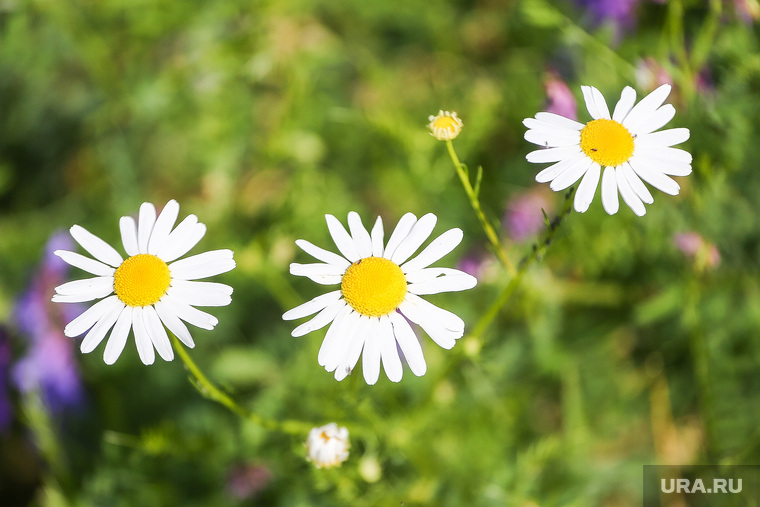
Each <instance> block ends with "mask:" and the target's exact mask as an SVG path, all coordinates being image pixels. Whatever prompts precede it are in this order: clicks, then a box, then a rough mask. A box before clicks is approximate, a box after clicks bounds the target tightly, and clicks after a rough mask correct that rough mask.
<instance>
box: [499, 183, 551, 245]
mask: <svg viewBox="0 0 760 507" xmlns="http://www.w3.org/2000/svg"><path fill="white" fill-rule="evenodd" d="M547 194H549V195H547ZM550 195H551V192H549V191H548V190H544V187H536V188H533V189H531V190H528V191H527V192H522V193H520V194H517V195H516V196H514V197H513V198H512V199H511V200H510V201H509V204H507V210H506V213H504V220H503V224H504V228H505V229H507V231H508V233H509V236H510V237H511V238H512V239H513V240H515V241H525V240H526V239H528V238H530V237H532V236H534V235H536V234H538V233H539V232H540V231H541V230H542V229H543V228H544V227H545V224H544V220H545V219H544V214H543V213H542V211H541V210H543V211H545V212H546V213H551V212H552V211H554V203H553V202H552V200H551V199H549V196H550Z"/></svg>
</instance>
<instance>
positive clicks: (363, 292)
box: [340, 257, 406, 317]
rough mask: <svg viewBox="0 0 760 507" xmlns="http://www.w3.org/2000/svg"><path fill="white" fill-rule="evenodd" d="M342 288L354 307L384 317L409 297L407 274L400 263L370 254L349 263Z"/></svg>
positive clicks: (371, 315) (367, 313)
mask: <svg viewBox="0 0 760 507" xmlns="http://www.w3.org/2000/svg"><path fill="white" fill-rule="evenodd" d="M340 290H341V292H342V293H343V297H344V298H345V299H346V302H347V303H348V304H349V305H351V307H352V308H353V309H354V310H356V311H357V312H359V313H361V314H362V315H367V316H370V317H380V316H382V315H388V314H389V313H391V312H393V311H394V310H396V308H398V305H400V304H401V302H402V301H403V300H404V298H405V297H406V277H405V276H404V273H403V272H402V271H401V268H400V267H398V265H397V264H396V263H394V262H391V261H389V260H388V259H384V258H382V257H367V258H364V259H359V260H358V261H356V262H355V263H353V264H351V265H350V266H349V267H348V269H347V270H346V273H345V274H344V275H343V281H342V282H341V284H340Z"/></svg>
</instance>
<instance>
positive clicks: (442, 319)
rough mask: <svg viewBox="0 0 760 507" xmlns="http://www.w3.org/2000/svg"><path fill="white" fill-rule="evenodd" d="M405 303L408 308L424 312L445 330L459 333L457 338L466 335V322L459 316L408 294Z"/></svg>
mask: <svg viewBox="0 0 760 507" xmlns="http://www.w3.org/2000/svg"><path fill="white" fill-rule="evenodd" d="M404 302H405V303H407V306H412V307H414V308H416V309H417V310H418V311H421V312H424V313H425V314H426V315H428V316H429V317H431V318H432V319H433V320H434V321H435V322H436V323H438V324H440V325H441V326H443V327H444V328H446V329H448V330H450V331H454V332H455V333H458V334H459V336H458V337H457V338H459V337H461V336H462V335H463V334H464V321H463V320H462V319H461V318H459V316H458V315H456V314H454V313H452V312H450V311H448V310H444V309H443V308H439V307H437V306H435V305H434V304H433V303H431V302H429V301H427V300H425V299H422V298H421V297H418V296H415V295H414V294H407V296H406V299H405V301H404ZM402 313H403V310H402Z"/></svg>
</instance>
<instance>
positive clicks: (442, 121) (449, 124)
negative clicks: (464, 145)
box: [433, 116, 459, 134]
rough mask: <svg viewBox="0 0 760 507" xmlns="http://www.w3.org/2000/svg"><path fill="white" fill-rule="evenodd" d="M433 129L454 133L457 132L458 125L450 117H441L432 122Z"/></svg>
mask: <svg viewBox="0 0 760 507" xmlns="http://www.w3.org/2000/svg"><path fill="white" fill-rule="evenodd" d="M433 128H434V129H443V130H448V131H449V132H450V133H452V134H453V133H454V132H456V131H457V130H459V123H458V122H457V121H456V120H455V119H454V118H452V117H451V116H441V117H440V118H436V119H435V121H434V122H433Z"/></svg>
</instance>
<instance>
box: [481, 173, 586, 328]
mask: <svg viewBox="0 0 760 507" xmlns="http://www.w3.org/2000/svg"><path fill="white" fill-rule="evenodd" d="M574 195H575V187H572V188H570V189H569V190H568V191H567V193H566V194H565V204H564V205H563V206H562V210H561V211H560V212H559V213H557V215H556V216H555V217H554V218H553V219H552V220H551V221H548V222H547V228H546V230H545V231H544V234H543V235H542V236H541V238H540V239H539V240H538V241H537V242H535V243H533V247H532V248H531V250H530V252H529V253H528V255H526V256H525V257H523V259H522V260H521V261H520V265H519V268H518V270H517V273H516V274H515V275H514V276H513V277H512V279H511V280H510V281H509V283H508V284H507V286H506V287H505V288H504V290H503V291H502V292H501V294H499V297H498V298H497V299H496V301H494V302H493V304H492V305H491V306H490V307H489V308H488V310H486V313H484V314H483V316H482V317H481V318H480V320H479V321H478V322H477V324H475V327H474V328H473V330H472V332H471V333H470V334H471V335H472V336H475V337H480V336H482V334H483V332H484V331H485V330H486V328H487V327H488V326H489V325H490V324H491V322H493V320H494V319H495V318H496V316H497V315H498V314H499V310H500V309H501V307H502V306H504V305H505V304H506V303H507V301H508V300H509V298H510V297H511V296H512V293H513V292H514V291H515V289H516V288H517V287H518V285H520V281H521V280H522V277H523V275H524V274H525V272H526V271H527V270H528V268H529V267H530V266H531V265H533V263H534V262H536V261H538V260H540V259H542V258H543V256H544V253H545V252H546V250H547V248H549V246H550V245H551V243H552V241H553V240H554V236H555V235H556V234H557V231H558V230H559V226H560V225H561V224H562V221H563V220H564V218H565V216H567V215H568V214H569V213H570V210H571V209H572V206H573V196H574Z"/></svg>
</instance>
